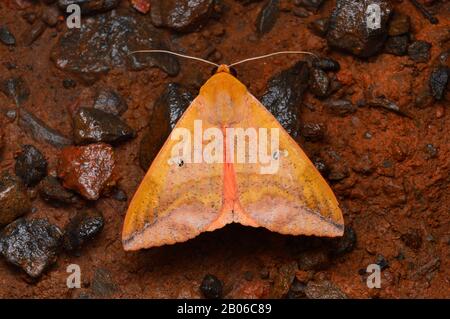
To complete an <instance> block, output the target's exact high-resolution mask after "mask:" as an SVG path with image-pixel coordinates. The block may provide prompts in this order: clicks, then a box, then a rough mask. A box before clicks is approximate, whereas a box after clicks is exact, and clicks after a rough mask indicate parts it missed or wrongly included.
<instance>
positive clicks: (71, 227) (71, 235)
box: [63, 209, 105, 251]
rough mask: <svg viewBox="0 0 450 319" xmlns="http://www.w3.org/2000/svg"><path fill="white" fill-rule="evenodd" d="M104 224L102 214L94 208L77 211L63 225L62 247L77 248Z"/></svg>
mask: <svg viewBox="0 0 450 319" xmlns="http://www.w3.org/2000/svg"><path fill="white" fill-rule="evenodd" d="M104 224H105V220H104V219H103V215H102V213H101V212H99V211H98V210H96V209H85V210H82V211H79V212H77V214H76V215H75V217H73V218H72V219H71V220H70V222H69V223H68V224H67V226H66V227H65V232H64V243H63V246H64V249H65V250H67V251H72V250H76V249H79V248H80V247H81V246H82V245H83V244H84V243H85V242H86V241H88V240H90V239H92V238H93V237H95V236H96V235H97V234H98V233H99V232H100V231H101V230H102V229H103V226H104Z"/></svg>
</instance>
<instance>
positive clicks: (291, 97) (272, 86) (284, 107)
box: [260, 61, 309, 138]
mask: <svg viewBox="0 0 450 319" xmlns="http://www.w3.org/2000/svg"><path fill="white" fill-rule="evenodd" d="M308 81H309V68H308V65H307V64H306V63H305V62H303V61H300V62H297V63H296V64H295V65H294V66H293V67H291V68H289V69H287V70H284V71H282V72H280V73H279V74H277V75H275V76H274V77H272V78H271V79H270V80H269V82H268V85H267V89H266V92H265V93H264V95H263V96H262V97H261V98H260V101H261V103H262V104H263V105H264V106H265V107H266V108H267V109H268V110H269V111H270V112H271V113H272V114H273V115H274V116H275V117H276V119H277V120H278V122H279V123H280V124H281V125H282V126H283V127H284V129H285V130H286V131H287V132H288V133H289V134H291V136H292V137H294V138H295V137H297V136H300V125H299V122H300V121H299V112H300V104H301V101H302V98H303V93H304V92H305V90H306V89H307V87H308Z"/></svg>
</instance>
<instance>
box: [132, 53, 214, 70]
mask: <svg viewBox="0 0 450 319" xmlns="http://www.w3.org/2000/svg"><path fill="white" fill-rule="evenodd" d="M135 53H167V54H172V55H175V56H178V57H180V58H185V59H191V60H196V61H200V62H203V63H207V64H211V65H214V66H216V67H219V65H218V64H217V63H214V62H211V61H208V60H205V59H202V58H197V57H195V56H190V55H186V54H181V53H176V52H172V51H169V50H138V51H133V52H131V53H129V54H128V55H131V54H135Z"/></svg>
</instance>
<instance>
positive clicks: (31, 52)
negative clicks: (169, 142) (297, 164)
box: [0, 0, 450, 298]
mask: <svg viewBox="0 0 450 319" xmlns="http://www.w3.org/2000/svg"><path fill="white" fill-rule="evenodd" d="M11 2H12V1H11ZM224 2H225V4H226V6H227V7H228V8H229V10H225V11H223V13H222V16H221V17H220V18H219V19H210V20H209V22H208V24H207V25H206V26H205V27H204V28H203V29H201V30H200V31H199V32H191V33H188V34H185V35H183V36H181V37H178V38H177V40H176V43H175V45H174V47H175V48H176V47H177V46H178V47H183V48H185V49H187V52H188V53H189V54H192V55H196V56H202V54H204V52H205V51H207V49H208V46H210V42H209V40H208V39H209V37H210V34H211V33H213V34H215V33H217V34H221V33H222V29H223V30H224V34H223V35H220V36H219V37H218V38H219V39H220V40H219V41H217V43H214V45H215V47H216V48H217V50H218V51H219V52H220V53H221V55H222V58H221V59H220V61H219V62H223V63H227V62H233V61H236V60H239V59H243V58H247V57H252V56H255V55H261V54H265V53H270V52H273V51H276V50H299V49H301V50H309V51H314V52H317V53H321V54H323V55H327V56H330V57H332V58H333V59H335V60H337V61H339V63H340V65H341V71H339V72H338V74H337V76H338V78H339V80H340V81H341V82H343V83H344V84H345V85H346V88H345V96H347V97H350V98H351V100H352V101H353V102H354V103H357V102H358V101H359V100H361V99H362V98H364V93H365V92H367V90H368V88H369V87H371V88H372V92H375V93H376V94H378V95H379V94H380V93H381V94H384V95H385V96H386V97H388V98H389V99H390V100H392V101H395V103H397V105H398V106H399V107H400V108H401V109H404V110H406V111H407V112H408V114H411V117H404V116H399V115H398V114H396V113H392V112H388V111H385V110H381V109H379V108H369V107H361V108H358V110H357V112H356V113H354V114H352V115H350V116H346V117H338V116H335V115H331V114H330V113H329V112H327V111H326V109H325V105H324V103H323V102H322V101H320V100H318V99H316V98H314V97H313V96H312V95H310V94H309V93H308V94H306V96H305V98H304V102H305V103H307V104H309V105H313V106H314V107H315V111H312V110H311V109H310V108H307V107H304V106H303V107H302V109H301V119H302V121H304V122H314V123H325V126H326V135H325V139H324V140H322V141H320V142H307V141H304V140H302V139H301V140H300V141H299V142H300V145H301V146H302V148H303V149H304V150H305V152H306V153H307V154H308V155H309V156H311V157H313V156H315V155H321V156H324V157H325V156H326V154H327V151H328V150H333V151H334V152H336V153H338V154H339V155H340V156H341V162H343V163H345V165H346V166H347V167H348V170H349V176H348V177H347V178H345V179H343V180H341V181H339V182H335V183H332V184H331V186H332V188H333V190H334V192H335V194H336V196H337V197H338V199H339V201H340V203H341V206H342V207H343V211H344V218H345V223H346V225H348V226H351V227H353V229H354V231H355V232H356V235H357V243H356V247H355V249H354V250H353V251H351V252H350V253H348V254H345V255H343V256H341V257H338V258H333V259H331V260H330V261H329V262H328V264H327V265H326V266H325V267H323V268H322V269H320V270H315V271H309V272H308V273H307V276H309V278H311V280H315V281H321V280H329V281H331V282H333V283H334V285H336V286H337V287H339V288H340V289H341V290H342V291H343V292H344V293H345V294H346V295H347V296H348V297H350V298H369V297H381V298H449V297H450V281H449V280H450V279H449V278H450V270H449V269H450V259H449V254H450V218H449V216H450V215H449V213H450V211H449V207H450V196H449V194H450V192H449V170H450V148H449V145H450V144H449V142H450V141H449V136H450V135H449V129H450V117H449V112H448V101H449V100H450V99H449V94H448V91H447V96H446V97H445V98H444V99H443V100H442V101H440V102H432V103H431V104H430V105H428V106H427V107H425V108H416V107H414V105H413V104H414V99H415V96H416V95H417V94H418V93H419V92H420V91H421V90H422V89H423V88H424V87H425V86H426V85H428V78H429V74H430V72H431V70H432V66H433V65H434V64H435V63H436V62H435V60H436V58H437V56H438V55H439V54H440V53H441V52H442V51H443V50H448V49H449V48H450V41H449V39H450V34H449V28H450V21H449V19H448V18H449V16H450V4H449V3H448V2H447V3H445V4H442V5H441V7H440V8H441V9H440V10H439V12H438V13H437V17H438V18H439V20H440V23H439V24H437V25H432V24H430V23H429V22H428V21H427V20H426V19H424V17H423V16H422V15H421V14H420V13H419V12H418V11H417V10H416V9H415V8H414V7H413V6H412V5H411V3H410V2H409V1H402V2H395V7H396V9H397V10H398V11H400V12H402V13H404V14H407V15H409V16H410V17H411V25H412V28H413V30H412V33H413V34H414V36H415V38H416V39H421V40H426V41H428V42H430V43H432V45H433V46H432V49H431V59H430V62H428V63H423V64H416V63H414V62H412V61H411V59H409V58H408V57H407V56H403V57H398V56H393V55H387V54H380V55H378V56H376V57H373V58H370V59H368V60H360V59H357V58H355V57H353V56H350V55H347V54H343V53H339V52H335V51H330V50H329V49H328V46H327V44H326V40H324V39H323V38H320V37H318V36H316V35H314V34H312V33H311V32H310V31H309V29H308V28H307V23H308V22H309V21H312V20H314V19H316V18H317V17H319V16H326V15H328V14H329V12H330V11H331V9H332V8H333V6H334V4H333V3H334V1H327V2H326V3H325V6H324V7H323V8H321V10H320V12H319V13H318V14H317V15H312V16H310V17H308V18H304V19H303V18H299V17H296V16H295V15H293V14H292V13H291V12H288V11H282V12H281V13H280V16H279V18H278V20H277V23H276V25H275V26H274V28H273V29H272V30H271V31H270V32H269V33H268V34H266V35H264V36H262V37H261V38H256V39H252V41H249V37H250V38H252V37H254V36H253V35H254V33H255V31H254V25H255V20H256V18H257V15H258V12H259V10H260V7H261V3H254V4H250V5H249V6H246V7H243V6H242V5H240V4H239V3H237V2H235V1H233V0H226V1H224ZM28 10H30V9H28ZM23 12H24V11H22V10H17V9H14V8H12V7H11V8H10V7H8V6H6V5H5V4H4V3H2V4H0V21H1V24H5V25H7V26H8V27H9V28H10V30H11V32H12V33H13V34H15V35H16V38H19V35H21V34H23V33H24V32H25V30H27V29H28V28H29V25H28V23H27V22H26V21H25V20H24V19H23V18H22V17H21V16H22V14H23ZM62 33H63V31H60V32H56V31H55V29H47V30H46V31H45V32H44V34H43V35H42V36H41V37H40V38H39V39H37V40H36V42H35V43H34V44H33V45H32V46H30V47H26V46H23V45H21V44H20V43H18V44H17V45H16V46H15V47H14V48H12V49H10V48H8V47H7V46H5V45H0V63H1V65H0V70H1V72H0V76H1V78H6V77H11V76H13V75H21V76H22V77H23V78H24V79H25V80H26V82H27V84H28V86H29V87H30V91H31V95H30V98H29V100H28V101H27V102H26V103H25V105H24V107H25V108H27V109H28V110H29V111H32V112H33V113H34V114H36V115H37V116H38V117H40V118H41V119H43V120H44V121H45V122H46V123H47V124H48V125H50V126H51V127H53V128H56V129H58V130H60V131H61V132H62V133H63V134H65V135H66V136H70V135H71V126H70V123H71V121H70V114H69V112H68V108H70V106H71V105H73V104H74V103H75V101H76V100H77V98H78V97H79V95H80V91H81V90H83V88H84V85H83V84H82V83H81V82H77V86H76V87H75V88H72V89H64V88H63V86H62V80H63V79H65V78H67V77H68V76H67V75H65V74H64V73H62V72H61V71H59V70H57V69H56V68H55V66H54V64H53V62H51V61H50V59H49V56H50V52H51V49H52V47H53V46H54V45H55V43H56V42H57V41H58V38H59V37H60V36H61V35H62ZM296 61H298V59H297V58H293V57H292V56H282V57H276V58H272V59H270V60H262V61H259V62H253V63H248V64H244V65H242V66H239V67H238V68H237V69H238V73H239V79H240V80H241V81H242V82H243V83H244V84H246V85H247V87H248V89H249V91H250V92H252V93H253V94H254V95H255V96H261V95H262V93H263V92H264V89H265V86H266V84H267V81H268V79H269V78H270V77H271V76H273V75H274V74H276V73H278V72H279V71H281V70H283V69H286V68H288V67H289V66H291V65H293V64H294V63H295V62H296ZM6 62H10V63H14V64H16V65H17V68H16V69H12V70H8V69H7V67H6V64H5V63H6ZM180 63H181V72H180V74H179V75H178V76H176V77H174V78H171V77H169V76H167V75H166V74H165V73H164V72H162V71H160V70H159V69H156V68H149V69H146V70H143V71H139V72H128V71H125V70H123V69H115V70H113V71H111V72H110V73H109V74H108V75H106V76H103V77H102V78H101V79H100V80H99V81H98V82H96V84H95V86H99V87H101V86H110V87H112V88H115V89H116V90H117V91H118V92H120V93H121V94H122V95H123V96H124V97H125V98H126V100H127V103H128V106H129V108H128V110H127V111H126V113H125V114H124V115H123V118H124V119H125V120H126V121H127V123H128V124H129V125H130V126H131V127H133V128H134V129H135V130H136V132H137V137H136V138H134V139H133V140H131V141H129V142H126V143H124V144H120V145H119V146H115V147H114V149H115V152H116V162H117V172H118V174H119V176H120V180H119V185H120V187H121V189H123V190H124V191H125V192H126V193H127V195H128V198H129V200H130V199H131V197H132V195H133V193H134V191H135V190H136V188H137V187H138V185H139V183H140V181H141V179H142V177H143V175H144V173H145V172H144V171H143V170H142V169H141V168H140V166H139V160H138V150H139V142H140V139H141V138H142V132H143V131H144V129H145V127H146V125H147V118H148V116H149V113H150V111H151V108H152V105H153V102H154V101H155V100H156V99H157V97H158V96H159V95H160V94H161V93H162V91H163V90H164V88H165V86H166V85H167V83H169V82H179V83H183V84H188V85H189V84H191V83H194V82H196V81H197V78H200V79H202V80H204V79H206V78H207V77H208V76H209V74H210V70H209V67H207V66H204V65H202V64H198V63H195V62H192V61H186V60H180ZM0 105H1V106H5V107H12V106H13V105H12V102H11V100H10V99H8V98H7V97H6V96H5V95H3V94H0ZM299 107H301V106H300V105H299ZM0 119H1V123H2V124H1V128H2V131H3V136H4V137H3V143H4V146H3V149H2V157H1V168H2V170H10V171H13V170H14V154H15V153H16V152H17V151H18V150H19V149H20V145H22V144H33V145H35V146H36V147H38V148H39V149H40V150H41V151H42V152H43V153H44V154H45V156H46V158H47V159H48V161H49V168H50V171H52V170H53V171H54V170H55V169H56V161H57V155H58V151H57V150H56V149H55V148H53V147H52V146H50V145H48V144H46V143H41V142H37V141H34V140H33V139H32V138H31V137H30V136H28V135H27V134H26V133H25V132H24V131H22V130H21V129H20V128H19V127H18V126H17V125H16V124H15V123H14V122H11V121H9V120H8V119H7V118H6V117H5V116H4V115H0ZM367 132H370V134H371V135H372V137H371V138H370V139H367V138H365V135H367V134H366V133H367ZM427 144H432V145H433V146H434V147H435V148H436V149H437V155H436V156H430V154H429V153H428V152H427V151H426V145H427ZM366 156H369V158H370V161H371V164H370V166H371V167H372V172H370V173H369V174H360V173H358V172H357V171H355V170H354V169H355V168H356V170H357V168H358V167H360V166H361V165H364V164H363V162H362V161H363V158H364V157H366ZM386 162H389V165H386ZM384 164H385V165H384ZM94 205H95V206H96V207H97V208H98V209H99V210H101V211H102V212H103V214H104V216H105V228H104V229H103V231H102V232H101V233H100V234H99V235H98V236H97V237H96V238H94V239H93V240H92V241H91V242H89V243H87V244H86V245H85V246H84V247H83V249H82V250H81V252H80V253H79V255H75V256H74V255H70V254H67V253H61V255H60V256H59V258H58V262H57V264H55V265H54V266H53V267H52V268H51V269H50V270H49V271H47V272H46V273H45V274H44V275H43V276H42V277H41V278H40V279H39V280H37V281H30V280H29V279H28V278H27V277H26V275H24V274H23V273H22V272H21V271H20V270H19V269H17V268H15V267H13V266H10V265H9V264H7V263H6V261H5V260H4V259H0V273H1V276H0V277H1V278H0V297H2V298H6V297H11V298H34V297H37V298H77V297H79V296H81V295H88V296H93V297H95V293H94V292H92V282H93V280H94V279H93V277H94V272H95V271H96V269H100V268H101V269H105V270H106V271H107V272H109V274H110V277H111V278H110V280H111V281H112V282H113V283H115V285H116V286H115V288H114V289H112V290H111V294H110V295H108V296H111V297H118V298H190V297H192V298H197V297H201V293H200V290H199V286H200V283H201V281H202V279H203V277H204V276H205V275H206V274H209V273H210V274H214V275H215V276H217V277H218V278H219V279H221V280H222V281H223V283H224V297H225V298H233V297H238V298H260V297H276V298H281V297H283V296H284V295H285V294H286V292H287V288H286V287H288V286H289V282H288V283H284V281H283V280H284V278H283V275H284V274H283V271H282V270H283V269H286V268H289V269H290V268H293V269H294V271H295V269H296V264H295V262H296V261H297V260H298V258H299V256H298V253H297V252H296V250H295V249H292V247H291V246H292V238H291V237H290V236H282V235H279V234H275V233H270V232H269V231H266V230H263V229H252V228H246V227H241V226H238V225H232V226H227V227H226V228H224V229H222V230H219V231H215V232H213V233H205V234H202V235H200V236H199V237H197V238H195V239H193V240H190V241H188V242H186V243H181V244H176V245H173V246H164V247H160V248H155V249H151V250H146V251H139V252H125V251H123V249H122V243H121V239H120V237H121V228H122V223H123V219H124V216H125V212H126V208H127V202H119V201H117V200H115V199H113V198H110V197H102V198H100V199H99V200H98V201H96V202H95V204H94ZM33 207H35V208H36V209H35V211H33V212H32V213H30V214H28V215H27V216H26V217H27V218H40V217H45V218H48V219H49V220H50V221H51V222H53V223H55V224H57V225H59V226H60V227H64V225H66V224H67V223H68V220H69V218H70V217H71V216H72V215H73V214H74V213H75V211H76V208H75V207H69V208H53V207H51V206H49V205H48V204H46V203H45V202H43V201H42V200H41V199H40V198H39V197H37V198H35V199H34V201H33ZM414 231H417V233H418V234H419V237H420V239H421V241H422V244H421V245H419V247H416V248H410V247H409V246H407V245H406V244H405V240H402V235H405V234H410V233H412V232H414ZM404 238H405V236H403V239H404ZM378 255H382V256H383V257H384V258H385V260H387V261H388V263H389V267H387V268H386V269H384V270H383V272H382V286H381V289H368V288H367V286H366V282H365V277H364V276H362V275H361V274H360V270H361V269H365V268H366V267H367V265H369V264H372V263H375V262H376V261H377V258H378V257H377V256H378ZM399 256H400V257H399ZM74 263H75V264H78V265H80V267H81V271H82V283H83V287H82V289H68V288H67V286H66V278H67V276H68V273H67V272H66V267H67V266H68V265H69V264H74ZM292 265H293V266H292ZM267 271H268V272H269V276H268V277H269V278H266V276H264V274H263V275H262V273H264V272H267ZM297 275H298V276H297V277H302V276H305V274H304V272H298V273H297Z"/></svg>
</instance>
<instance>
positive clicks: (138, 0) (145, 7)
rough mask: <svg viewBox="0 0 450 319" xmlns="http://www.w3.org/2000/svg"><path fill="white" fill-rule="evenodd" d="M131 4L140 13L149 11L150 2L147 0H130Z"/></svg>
mask: <svg viewBox="0 0 450 319" xmlns="http://www.w3.org/2000/svg"><path fill="white" fill-rule="evenodd" d="M131 4H132V5H133V8H135V9H136V10H137V11H139V12H140V13H143V14H146V13H148V11H150V2H149V1H148V0H131Z"/></svg>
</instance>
